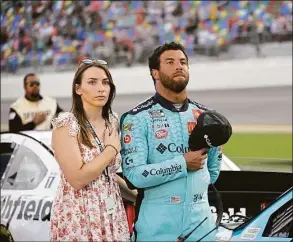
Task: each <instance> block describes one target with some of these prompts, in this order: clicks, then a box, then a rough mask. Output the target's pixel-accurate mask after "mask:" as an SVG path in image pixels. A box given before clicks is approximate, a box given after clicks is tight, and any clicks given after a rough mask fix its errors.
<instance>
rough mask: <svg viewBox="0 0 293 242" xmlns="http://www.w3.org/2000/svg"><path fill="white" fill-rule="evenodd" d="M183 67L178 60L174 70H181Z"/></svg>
mask: <svg viewBox="0 0 293 242" xmlns="http://www.w3.org/2000/svg"><path fill="white" fill-rule="evenodd" d="M182 69H183V65H182V64H181V63H180V62H179V63H178V64H177V66H176V70H182Z"/></svg>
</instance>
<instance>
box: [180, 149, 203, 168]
mask: <svg viewBox="0 0 293 242" xmlns="http://www.w3.org/2000/svg"><path fill="white" fill-rule="evenodd" d="M184 158H185V160H186V165H187V169H188V170H190V171H197V170H199V169H202V168H203V167H204V163H205V162H204V160H205V159H206V158H207V154H206V149H201V150H197V151H189V152H187V153H185V154H184Z"/></svg>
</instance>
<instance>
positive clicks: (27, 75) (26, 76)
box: [23, 73, 36, 87]
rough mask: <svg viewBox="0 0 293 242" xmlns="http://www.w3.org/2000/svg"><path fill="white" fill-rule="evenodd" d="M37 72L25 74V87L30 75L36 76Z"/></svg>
mask: <svg viewBox="0 0 293 242" xmlns="http://www.w3.org/2000/svg"><path fill="white" fill-rule="evenodd" d="M35 75H36V74H35V73H28V74H26V75H25V76H24V78H23V86H24V87H25V86H26V79H27V78H28V77H30V76H35Z"/></svg>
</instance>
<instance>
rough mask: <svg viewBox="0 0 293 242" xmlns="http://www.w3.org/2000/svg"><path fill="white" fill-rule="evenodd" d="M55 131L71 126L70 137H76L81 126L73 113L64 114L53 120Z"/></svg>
mask: <svg viewBox="0 0 293 242" xmlns="http://www.w3.org/2000/svg"><path fill="white" fill-rule="evenodd" d="M52 125H53V129H57V128H61V127H66V126H69V135H71V136H74V137H76V136H77V134H78V132H79V130H80V126H79V125H78V122H77V119H76V117H75V116H74V114H73V113H71V112H62V113H60V114H59V115H58V117H56V118H54V119H53V120H52Z"/></svg>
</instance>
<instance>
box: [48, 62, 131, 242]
mask: <svg viewBox="0 0 293 242" xmlns="http://www.w3.org/2000/svg"><path fill="white" fill-rule="evenodd" d="M114 96H115V86H114V83H113V80H112V77H111V74H110V72H109V70H108V68H107V67H106V63H102V62H101V61H97V60H91V59H85V60H83V61H82V62H81V63H80V64H79V67H78V69H77V71H76V73H75V76H74V80H73V85H72V109H71V112H65V113H61V114H59V116H58V117H57V118H55V119H54V120H53V121H52V124H53V128H54V129H53V134H52V148H53V150H54V153H55V157H56V160H57V162H58V164H59V166H60V170H61V181H60V184H59V186H58V190H57V193H56V197H55V200H54V203H53V209H52V214H51V229H50V238H51V241H129V240H130V234H129V228H128V223H127V217H126V213H125V210H124V206H123V202H122V197H121V193H120V189H119V184H118V183H121V184H122V183H123V182H124V181H123V180H122V179H121V178H120V177H119V176H118V175H116V170H117V169H118V168H119V166H120V163H121V157H120V154H119V152H120V149H121V146H120V138H119V135H118V117H117V115H116V114H114V113H113V112H112V110H111V104H112V101H113V98H114ZM124 187H126V186H124ZM129 193H131V194H132V195H134V194H133V193H132V192H131V191H130V190H129Z"/></svg>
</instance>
